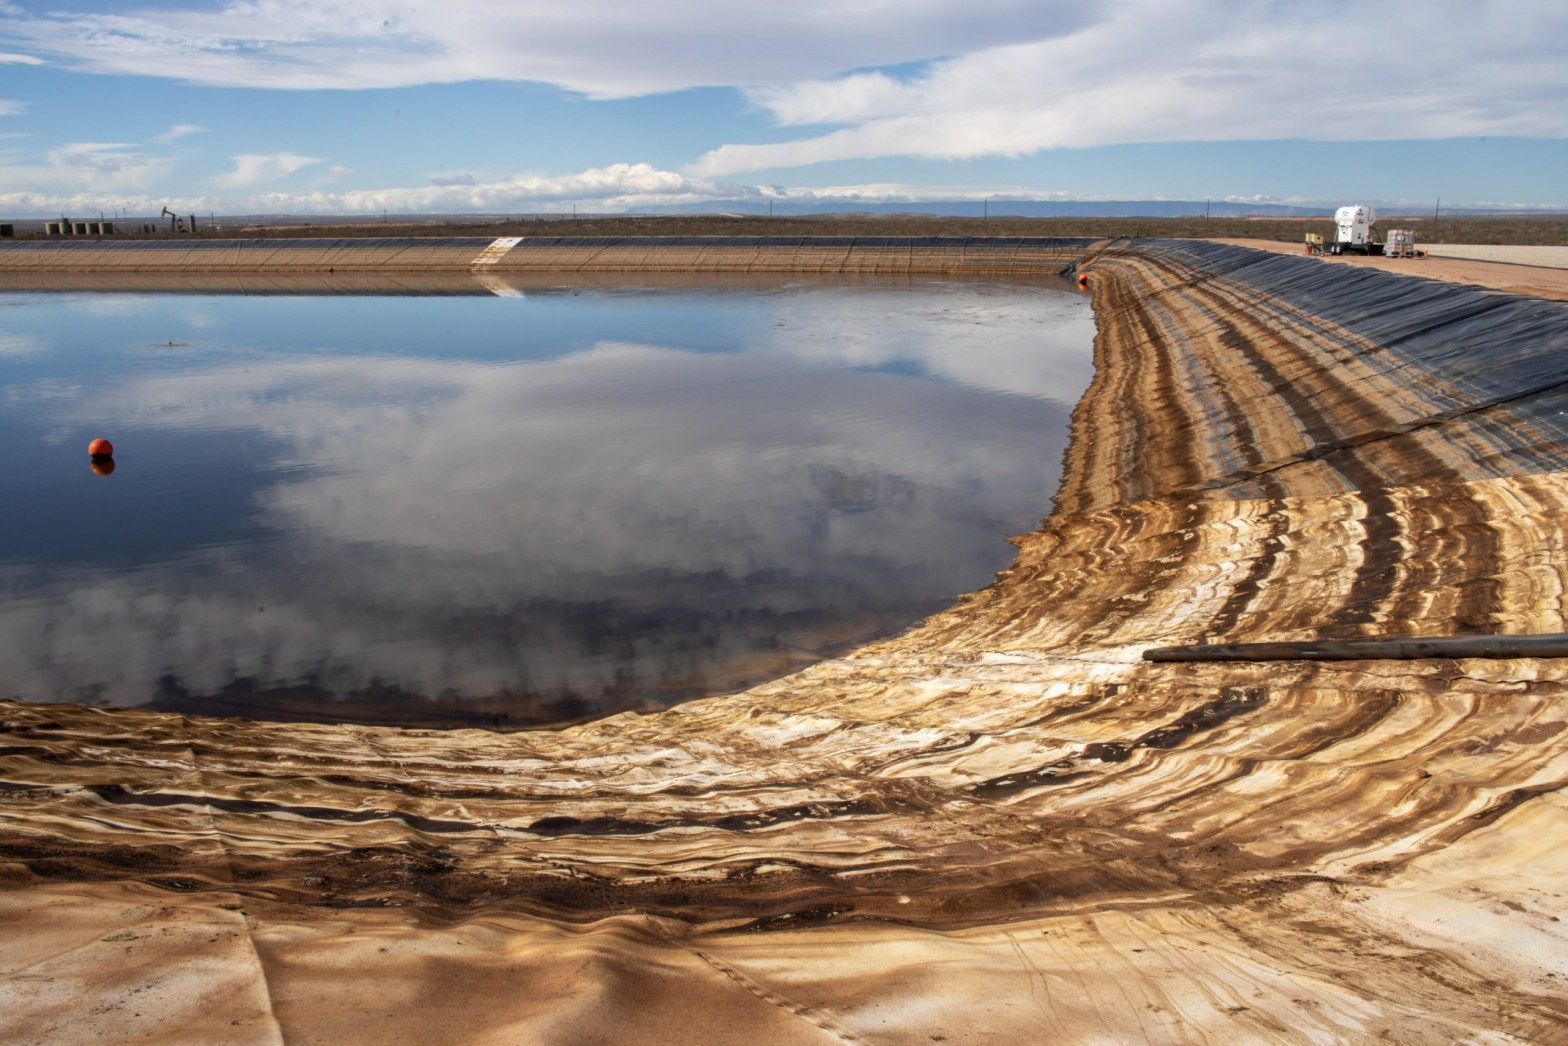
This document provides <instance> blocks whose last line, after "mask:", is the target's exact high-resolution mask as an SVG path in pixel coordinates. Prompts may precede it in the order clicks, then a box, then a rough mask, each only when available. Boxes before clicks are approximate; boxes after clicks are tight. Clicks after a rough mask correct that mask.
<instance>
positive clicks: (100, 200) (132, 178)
mask: <svg viewBox="0 0 1568 1046" xmlns="http://www.w3.org/2000/svg"><path fill="white" fill-rule="evenodd" d="M169 168H170V163H169V161H168V159H167V158H166V157H161V156H150V155H148V154H146V153H143V152H141V151H140V150H139V149H138V147H137V146H136V145H134V144H132V143H127V142H68V143H66V144H64V145H61V146H59V147H57V148H55V149H51V150H50V151H49V152H48V153H46V154H45V155H44V157H43V161H42V162H41V163H36V164H31V165H10V166H4V165H0V184H3V185H8V186H12V187H14V188H13V191H11V192H8V193H3V194H0V200H5V201H15V203H14V204H13V205H12V211H13V213H18V214H26V213H39V212H40V211H43V212H47V211H52V210H55V209H56V203H57V202H59V201H62V200H72V201H75V203H76V207H75V209H78V210H81V209H88V208H91V209H97V208H99V207H105V208H107V207H109V206H113V204H110V203H108V202H107V200H106V198H105V197H104V196H103V194H111V195H113V196H114V198H115V199H118V197H119V196H121V195H124V194H130V193H136V192H138V191H141V190H145V189H147V188H149V187H151V186H152V185H153V184H155V183H156V182H157V181H158V180H159V179H161V178H162V177H164V176H165V175H166V174H167V173H168V171H169ZM29 186H32V187H33V188H31V189H29V188H28V187H29Z"/></svg>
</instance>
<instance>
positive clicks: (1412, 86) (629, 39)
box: [0, 0, 1568, 217]
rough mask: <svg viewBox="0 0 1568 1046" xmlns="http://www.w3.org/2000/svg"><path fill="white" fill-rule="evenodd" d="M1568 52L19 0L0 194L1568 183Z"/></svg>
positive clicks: (1533, 1)
mask: <svg viewBox="0 0 1568 1046" xmlns="http://www.w3.org/2000/svg"><path fill="white" fill-rule="evenodd" d="M1565 57H1568V4H1564V3H1562V0H1466V2H1459V0H1358V2H1351V0H1097V2H1095V3H1085V2H1083V0H1071V2H1068V0H896V2H894V0H789V2H787V3H785V2H778V0H775V2H772V3H767V4H761V3H755V2H753V0H660V2H658V3H646V4H633V3H627V2H625V0H571V2H569V3H564V2H562V0H442V2H440V3H432V2H428V0H401V2H400V0H383V2H379V3H365V2H356V0H229V2H223V0H218V2H209V0H151V2H149V3H146V4H141V3H134V2H133V3H121V2H116V0H42V2H39V0H22V2H14V0H0V217H3V216H14V217H44V216H49V215H58V214H61V213H66V214H76V215H81V214H83V213H90V212H93V211H101V212H104V213H105V214H108V213H112V212H124V213H127V214H130V215H147V214H152V215H156V214H158V213H159V212H160V210H161V209H162V208H163V207H165V206H167V207H169V208H170V209H172V210H175V211H179V212H181V213H209V212H210V213H218V214H276V213H294V214H311V213H323V214H354V213H360V214H379V213H382V212H389V213H394V214H398V213H401V214H408V213H430V212H453V213H463V212H471V213H490V214H494V213H541V212H567V211H571V210H572V209H574V208H575V209H578V210H580V211H584V212H599V213H604V212H625V211H632V212H635V211H642V210H652V209H660V208H667V207H672V206H681V207H691V208H696V209H711V210H731V209H740V208H750V209H754V210H755V209H764V208H766V207H767V205H768V204H769V202H770V201H771V202H773V203H775V204H777V205H779V206H781V207H784V208H785V209H803V208H811V209H820V210H852V209H854V208H855V205H856V204H862V205H864V204H888V203H900V202H905V201H908V202H911V203H917V202H919V201H931V200H961V201H962V200H967V201H981V200H990V201H995V204H994V206H993V209H992V213H1001V212H1004V211H1005V201H1008V200H1067V199H1074V200H1077V199H1087V200H1129V199H1138V200H1145V199H1147V200H1171V199H1177V200H1204V199H1214V200H1229V201H1238V202H1272V203H1293V204H1298V205H1304V206H1320V205H1321V206H1326V207H1332V206H1337V205H1338V204H1341V203H1347V202H1370V203H1374V204H1382V205H1384V206H1387V205H1390V204H1394V205H1406V206H1413V207H1414V206H1419V207H1426V206H1429V205H1431V204H1432V203H1434V202H1435V201H1436V200H1438V199H1441V200H1442V202H1443V206H1444V207H1450V206H1452V207H1460V206H1502V207H1510V208H1512V207H1519V208H1543V209H1568V173H1565V172H1568V60H1565ZM911 209H918V208H911Z"/></svg>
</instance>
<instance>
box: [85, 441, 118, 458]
mask: <svg viewBox="0 0 1568 1046" xmlns="http://www.w3.org/2000/svg"><path fill="white" fill-rule="evenodd" d="M87 453H88V454H90V455H92V456H93V457H95V458H107V457H112V456H113V455H114V444H113V443H110V442H109V441H108V440H106V439H104V438H103V437H102V436H99V437H98V438H97V439H95V440H93V441H92V442H91V443H89V444H87Z"/></svg>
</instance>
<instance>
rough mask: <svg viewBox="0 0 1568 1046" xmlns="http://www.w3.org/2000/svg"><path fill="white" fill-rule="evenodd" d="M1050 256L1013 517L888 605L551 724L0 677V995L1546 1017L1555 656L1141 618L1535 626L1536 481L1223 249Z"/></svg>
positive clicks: (1523, 426)
mask: <svg viewBox="0 0 1568 1046" xmlns="http://www.w3.org/2000/svg"><path fill="white" fill-rule="evenodd" d="M1087 271H1088V272H1089V274H1090V279H1091V286H1092V292H1093V294H1094V297H1095V305H1096V309H1097V311H1098V314H1099V316H1100V320H1101V329H1100V335H1099V338H1098V341H1097V348H1096V352H1097V363H1098V367H1099V370H1098V374H1097V377H1096V379H1095V383H1094V385H1093V387H1092V388H1091V390H1090V391H1089V393H1088V394H1087V396H1086V397H1085V399H1084V401H1083V403H1082V404H1081V405H1080V407H1079V409H1078V411H1077V413H1076V415H1075V423H1074V425H1075V427H1074V440H1073V443H1072V447H1071V450H1070V451H1069V458H1068V470H1067V471H1068V479H1067V482H1066V483H1065V484H1064V486H1063V489H1062V492H1061V494H1060V496H1059V497H1058V499H1057V510H1056V512H1055V514H1054V515H1053V516H1052V517H1051V518H1050V519H1049V520H1048V521H1047V522H1046V523H1045V524H1044V525H1043V526H1042V528H1041V529H1040V530H1038V531H1036V532H1035V533H1033V534H1030V535H1026V536H1024V537H1022V538H1020V539H1018V544H1019V556H1018V559H1017V561H1016V563H1015V564H1014V566H1013V567H1012V568H1011V569H1009V570H1008V571H1007V572H1005V573H1004V574H1002V575H1000V576H999V578H998V581H997V583H996V584H995V585H993V586H991V587H990V588H988V589H986V590H984V591H982V592H980V593H976V594H973V595H971V596H968V597H965V598H964V599H962V600H960V601H959V603H958V605H957V606H956V607H955V608H954V609H953V610H952V611H950V612H948V613H946V614H943V615H939V616H937V617H935V618H933V619H931V620H930V621H928V622H927V623H926V624H925V625H924V626H923V627H921V628H919V629H916V630H914V631H911V632H910V633H908V634H907V635H905V636H902V637H899V638H897V639H894V640H891V641H888V642H884V643H880V644H877V645H874V646H871V647H868V648H866V649H863V650H860V651H858V652H856V653H855V654H853V655H851V656H848V657H845V658H842V659H839V660H836V661H832V662H828V663H824V664H821V665H818V666H815V667H813V668H811V669H808V670H806V671H804V672H801V673H799V674H797V675H795V676H792V677H789V678H786V679H783V680H779V681H777V682H775V683H771V684H768V685H766V686H763V687H760V688H757V689H755V690H752V691H748V692H746V693H743V694H739V695H735V696H732V697H726V698H719V699H714V700H708V701H702V702H696V703H693V704H691V705H687V706H683V707H680V708H677V709H675V710H673V711H671V712H668V713H664V714H660V715H656V716H646V717H635V716H620V717H616V718H614V719H610V720H606V721H603V722H599V723H594V724H590V725H587V726H583V727H578V728H574V729H571V730H567V731H562V732H560V733H532V734H526V733H525V734H514V735H507V736H501V735H494V734H489V733H483V732H477V731H465V732H452V733H437V732H425V731H396V730H379V729H349V728H333V727H321V726H293V725H268V724H257V723H249V722H244V721H236V720H208V719H201V718H197V717H182V716H168V715H154V714H149V713H143V712H136V711H116V712H104V711H96V710H87V709H80V708H71V707H44V706H19V705H5V706H0V726H3V729H4V733H3V734H0V739H3V742H4V745H5V747H4V748H3V749H0V781H3V782H4V784H3V785H0V787H3V789H4V791H3V792H0V860H3V861H4V862H5V863H3V864H0V875H3V876H4V877H5V881H6V882H7V883H8V884H9V885H10V886H11V887H12V890H11V891H10V892H9V893H5V894H0V914H3V915H4V917H5V918H6V919H7V920H8V921H10V922H13V923H14V924H15V925H17V926H21V927H26V928H27V932H26V933H25V934H24V935H22V937H21V938H17V937H12V938H10V941H11V942H12V943H8V944H5V945H0V971H3V972H0V994H8V996H9V998H8V1001H9V1002H11V1003H12V1004H13V1006H14V1007H20V1009H13V1010H12V1012H13V1013H16V1014H21V1015H22V1016H18V1017H12V1018H0V1022H3V1021H4V1020H6V1019H10V1020H12V1021H22V1020H26V1021H30V1022H32V1023H31V1024H30V1025H29V1027H43V1026H45V1025H48V1026H50V1027H56V1026H57V1027H59V1028H60V1029H68V1028H70V1027H76V1028H78V1031H77V1032H76V1033H74V1034H76V1035H77V1037H78V1038H81V1039H84V1040H85V1039H87V1038H89V1037H90V1036H88V1035H87V1033H86V1032H85V1031H84V1030H82V1029H85V1028H86V1027H87V1025H82V1024H77V1025H72V1024H71V1023H70V1022H71V1020H73V1019H78V1018H80V1017H81V1013H82V1002H81V999H80V998H78V999H77V1001H76V1002H75V1003H73V1001H72V999H71V997H70V996H69V995H65V996H62V995H60V994H59V993H54V994H51V992H50V991H49V990H46V989H45V988H44V987H43V986H42V982H37V983H35V982H34V981H33V980H29V978H30V977H34V976H35V974H36V976H40V977H41V976H42V974H41V973H37V971H42V970H48V971H50V973H49V976H51V977H61V976H69V977H75V978H76V979H77V981H78V982H80V983H81V984H82V985H83V986H84V988H83V991H90V990H92V989H93V987H94V985H97V986H98V988H100V989H102V990H103V991H105V992H110V994H112V992H113V991H121V992H122V995H123V997H124V998H125V999H127V1000H131V999H132V995H133V993H134V991H135V990H136V985H140V990H141V991H142V992H143V994H142V995H140V996H136V998H146V997H150V996H152V995H156V994H157V992H156V991H154V989H153V988H149V987H148V985H158V984H162V983H163V981H160V980H159V979H158V978H160V977H164V978H165V979H166V978H167V977H168V976H169V971H170V970H171V969H172V968H174V967H175V965H176V964H181V963H183V964H188V963H189V962H191V961H192V960H193V957H194V958H199V959H202V960H203V961H205V962H207V963H209V966H210V969H211V971H212V973H211V977H210V979H209V981H207V982H205V983H208V984H209V986H210V985H215V984H219V983H230V982H232V983H234V984H238V985H242V986H243V987H244V990H243V991H240V990H238V989H236V990H235V991H233V992H230V993H228V995H227V996H225V997H224V998H222V999H213V998H211V997H209V996H200V1000H205V1001H188V1002H186V1003H185V1004H183V1009H182V1008H181V1004H176V1003H172V1002H171V1003H169V1004H168V1006H167V1007H166V1008H165V1010H157V1011H154V1010H152V1009H149V1010H148V1012H149V1013H153V1012H156V1013H157V1014H164V1016H158V1017H157V1020H159V1021H164V1022H165V1023H163V1024H158V1025H152V1024H149V1025H148V1026H147V1027H148V1028H149V1030H151V1031H157V1032H159V1033H165V1032H167V1030H168V1028H169V1027H172V1026H173V1023H172V1022H176V1021H184V1022H186V1024H185V1025H182V1026H189V1027H198V1026H200V1022H201V1021H202V1020H206V1019H208V1018H212V1019H214V1020H215V1019H216V1017H217V1016H219V1015H221V1014H223V1013H225V1012H227V1011H226V1010H225V1009H224V1007H229V1008H231V1009H232V1010H233V1012H234V1013H235V1017H234V1019H235V1020H237V1021H242V1022H243V1023H242V1024H239V1025H234V1027H241V1028H244V1029H247V1030H246V1031H245V1034H244V1035H242V1036H240V1038H238V1039H236V1040H235V1041H251V1040H252V1039H254V1040H255V1041H270V1040H269V1036H273V1035H277V1034H281V1035H282V1036H283V1037H285V1038H287V1039H288V1040H289V1041H315V1040H318V1039H319V1040H321V1041H339V1042H341V1041H355V1040H357V1039H361V1038H366V1039H368V1038H373V1037H381V1036H382V1035H383V1034H384V1032H383V1031H375V1032H372V1031H371V1027H372V1026H374V1027H376V1028H378V1029H385V1028H388V1027H392V1028H397V1029H400V1030H401V1031H400V1034H403V1035H404V1036H405V1037H409V1038H414V1039H419V1040H421V1041H473V1042H478V1041H498V1042H500V1041H531V1040H547V1039H549V1040H559V1041H633V1042H635V1041H648V1042H656V1041H672V1042H674V1041H694V1038H693V1037H698V1038H703V1039H706V1040H708V1041H743V1040H744V1041H750V1042H775V1041H776V1042H793V1041H802V1042H859V1041H864V1042H930V1041H966V1037H968V1038H973V1039H974V1040H975V1041H997V1042H1005V1041H1013V1042H1038V1041H1042V1040H1041V1034H1042V1029H1043V1028H1044V1029H1050V1030H1051V1031H1052V1033H1053V1035H1054V1036H1055V1037H1058V1038H1062V1039H1065V1040H1069V1041H1071V1040H1074V1039H1090V1038H1099V1039H1102V1040H1117V1041H1129V1040H1134V1041H1135V1040H1139V1039H1146V1040H1164V1041H1168V1040H1173V1039H1180V1040H1184V1041H1204V1040H1211V1041H1236V1040H1237V1039H1256V1040H1264V1041H1269V1040H1272V1041H1305V1040H1307V1039H1310V1038H1314V1037H1316V1038H1320V1039H1325V1038H1327V1039H1338V1040H1348V1041H1373V1040H1380V1039H1386V1040H1392V1041H1408V1042H1420V1041H1438V1040H1452V1039H1460V1038H1491V1039H1493V1040H1494V1041H1509V1040H1510V1039H1512V1040H1514V1041H1565V1040H1568V1006H1565V1005H1564V1003H1563V1002H1562V999H1563V997H1564V994H1563V992H1562V990H1561V988H1562V985H1563V984H1565V983H1568V980H1564V978H1568V969H1564V968H1563V967H1564V965H1565V964H1568V934H1565V932H1564V931H1563V929H1562V925H1563V924H1562V923H1561V922H1559V921H1558V919H1559V917H1560V916H1564V915H1568V910H1565V909H1568V903H1565V900H1564V896H1563V894H1564V890H1563V888H1561V886H1560V882H1561V881H1562V879H1563V877H1564V875H1568V861H1565V860H1564V859H1563V858H1562V857H1560V856H1558V854H1560V853H1562V852H1564V850H1565V848H1564V847H1563V846H1562V845H1561V844H1562V843H1564V842H1568V802H1565V797H1564V794H1563V791H1562V790H1563V787H1564V785H1565V784H1568V704H1565V700H1568V666H1563V665H1561V664H1560V663H1558V662H1551V661H1516V662H1481V661H1466V662H1453V661H1424V662H1360V663H1347V664H1308V663H1283V664H1271V665H1255V666H1249V665H1223V666H1222V665H1154V664H1147V663H1144V662H1142V661H1140V660H1139V658H1138V654H1139V652H1140V651H1141V650H1142V649H1143V648H1145V647H1147V646H1149V645H1157V644H1165V643H1172V642H1189V641H1195V640H1199V639H1224V640H1229V641H1243V640H1253V639H1277V638H1286V637H1312V636H1317V635H1323V634H1357V633H1361V634H1390V633H1398V634H1447V633H1456V632H1466V631H1503V632H1541V631H1558V630H1563V629H1565V627H1568V625H1565V623H1564V620H1563V619H1564V604H1563V591H1564V579H1565V577H1568V552H1565V550H1564V540H1563V537H1564V535H1563V533H1562V527H1563V522H1562V521H1563V520H1564V518H1565V509H1568V474H1565V473H1564V472H1563V471H1560V470H1559V469H1556V468H1550V467H1546V466H1547V465H1550V464H1551V463H1552V457H1551V455H1552V450H1551V448H1550V447H1549V446H1548V447H1546V448H1545V449H1544V450H1543V449H1542V447H1541V445H1540V444H1541V441H1540V439H1539V434H1532V432H1531V430H1530V429H1529V425H1528V424H1527V423H1526V422H1525V421H1524V420H1521V418H1519V417H1514V416H1509V415H1507V412H1506V410H1504V409H1503V408H1496V409H1486V410H1479V411H1476V412H1473V413H1462V412H1460V413H1455V412H1454V411H1452V410H1451V409H1449V408H1451V407H1452V405H1453V403H1454V402H1455V401H1456V398H1462V397H1463V395H1464V393H1463V391H1462V390H1456V389H1455V388H1452V387H1450V386H1448V385H1447V384H1445V382H1444V381H1443V380H1442V379H1441V377H1440V376H1438V375H1435V374H1433V373H1416V372H1414V371H1411V370H1410V369H1409V368H1404V369H1400V368H1393V367H1389V366H1386V365H1385V362H1386V359H1387V354H1386V353H1385V352H1384V347H1383V346H1379V345H1377V344H1375V343H1373V342H1370V341H1368V340H1367V339H1366V338H1365V337H1362V336H1358V335H1357V334H1355V333H1354V332H1352V331H1350V330H1346V329H1343V328H1340V327H1338V326H1336V325H1335V324H1334V323H1332V322H1328V321H1325V320H1324V319H1323V318H1322V317H1318V316H1314V315H1311V314H1310V313H1305V312H1303V311H1302V310H1301V309H1300V308H1299V307H1295V306H1292V305H1290V304H1289V303H1288V302H1283V301H1278V300H1275V299H1273V298H1271V297H1269V296H1266V295H1260V294H1259V293H1257V292H1256V291H1255V290H1254V289H1253V288H1251V287H1250V286H1249V285H1248V284H1247V282H1246V280H1245V278H1244V277H1245V273H1244V271H1239V272H1238V275H1237V277H1236V278H1234V279H1233V278H1229V277H1227V276H1225V275H1223V274H1218V275H1217V274H1216V273H1215V272H1212V271H1206V270H1204V269H1203V267H1202V266H1201V265H1200V264H1198V263H1196V262H1194V261H1193V260H1192V259H1191V258H1190V257H1184V256H1182V255H1181V254H1180V252H1174V253H1172V252H1162V251H1160V250H1159V249H1149V248H1139V247H1138V246H1136V245H1134V246H1132V247H1121V248H1114V249H1111V250H1108V251H1106V252H1104V253H1102V254H1100V255H1098V256H1097V258H1096V259H1095V260H1094V261H1093V262H1092V263H1091V264H1090V265H1089V267H1088V270H1087ZM1444 411H1446V413H1444ZM1532 440H1533V441H1534V442H1532ZM1521 446H1524V447H1530V448H1534V449H1532V450H1531V453H1532V454H1535V455H1536V457H1535V458H1534V459H1532V460H1537V461H1538V462H1540V463H1542V464H1539V465H1538V466H1537V467H1535V468H1531V469H1519V468H1516V469H1513V470H1512V471H1509V470H1507V469H1501V470H1500V469H1499V467H1498V466H1497V461H1499V460H1510V461H1511V460H1517V459H1516V458H1513V457H1509V455H1510V454H1513V453H1514V452H1515V450H1517V448H1518V447H1521ZM1500 472H1501V474H1500ZM236 913H240V914H239V916H238V920H236V918H235V915H236ZM203 920H205V921H203ZM191 924H199V925H200V926H201V927H203V929H202V930H201V931H200V933H197V932H195V931H192V932H190V933H188V934H187V933H186V931H185V929H182V928H183V927H187V926H188V925H191ZM209 924H210V925H211V930H210V932H209V930H208V929H207V927H208V926H209ZM165 931H168V932H167V933H166V932H165ZM122 934H128V935H130V936H127V937H124V938H123V940H124V941H125V942H126V943H124V944H123V948H124V949H125V951H124V952H121V951H119V950H118V949H119V948H121V947H122V945H121V944H120V943H118V942H120V941H121V940H122V938H121V936H120V935H122ZM171 934H172V935H175V936H179V935H180V934H185V936H183V937H180V940H182V941H186V942H187V943H185V944H183V945H182V946H181V947H179V948H175V949H174V950H173V951H172V952H171V951H170V950H169V949H170V947H171V946H169V945H167V944H160V945H159V948H152V947H151V946H150V944H143V943H140V942H144V941H145V942H163V941H165V939H166V938H168V937H169V936H170V935H171ZM187 938H188V940H187ZM18 940H20V941H21V942H22V943H15V942H17V941H18ZM106 942H109V943H106ZM111 945H112V948H111ZM106 948H110V949H111V950H110V951H105V949H106ZM160 949H161V950H160ZM111 951H112V954H113V956H114V958H115V959H116V962H117V963H118V964H120V965H118V966H117V967H116V972H115V974H114V978H113V979H112V983H111V979H110V978H109V976H108V974H106V973H98V972H95V969H96V968H95V966H94V964H95V963H98V962H100V961H101V959H102V957H104V956H107V955H109V954H111ZM139 956H140V958H138V957H139ZM125 964H129V965H125ZM138 964H139V965H138ZM180 968H182V969H183V968H188V966H181V967H180ZM29 971H33V972H29ZM137 971H140V973H138V972H137ZM138 976H139V977H141V980H140V981H138V980H137V977H138ZM225 978H227V980H225ZM121 982H124V984H125V985H128V986H125V987H123V988H122V987H117V986H119V985H121ZM389 984H391V985H396V993H395V997H390V998H389V997H385V993H384V990H383V991H378V989H377V986H378V985H381V986H385V985H389ZM7 985H8V986H9V987H8V988H7V987H6V986H7ZM172 990H173V989H170V991H172ZM163 997H164V996H159V998H163ZM171 997H172V996H171ZM191 998H196V996H191ZM675 999H689V1000H691V1005H689V1006H685V1007H682V1006H680V1005H677V1004H674V1003H673V1002H672V1000H675ZM241 1010H243V1011H244V1012H243V1013H241V1012H240V1011H241ZM138 1012H140V1011H138ZM645 1015H657V1016H658V1018H659V1020H661V1021H664V1022H665V1023H661V1024H649V1023H648V1022H647V1021H645V1020H643V1019H642V1017H643V1016H645ZM370 1018H374V1022H373V1025H367V1024H365V1023H363V1022H364V1021H365V1020H367V1019H370ZM145 1019H146V1020H147V1021H151V1020H153V1019H154V1018H153V1017H147V1018H145ZM193 1021H194V1022H196V1023H190V1022H193ZM49 1022H55V1024H53V1025H50V1024H49ZM671 1022H673V1023H671ZM14 1027H20V1025H14V1026H8V1025H5V1024H4V1023H0V1037H5V1031H6V1029H7V1028H12V1029H13V1030H14ZM236 1034H238V1033H236ZM61 1035H62V1036H63V1037H64V1038H65V1039H69V1038H70V1037H71V1033H69V1032H67V1031H62V1032H61Z"/></svg>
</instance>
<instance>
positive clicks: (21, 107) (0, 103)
mask: <svg viewBox="0 0 1568 1046" xmlns="http://www.w3.org/2000/svg"><path fill="white" fill-rule="evenodd" d="M26 111H27V103H26V102H19V101H17V100H16V99H14V98H0V116H19V115H21V114H22V113H24V112H26Z"/></svg>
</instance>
